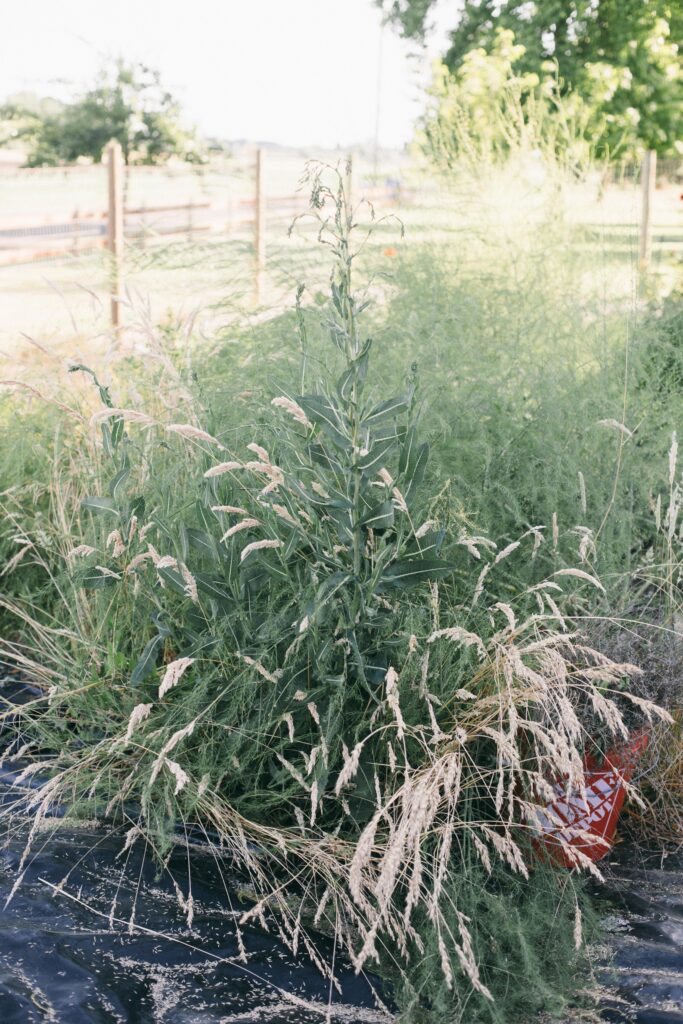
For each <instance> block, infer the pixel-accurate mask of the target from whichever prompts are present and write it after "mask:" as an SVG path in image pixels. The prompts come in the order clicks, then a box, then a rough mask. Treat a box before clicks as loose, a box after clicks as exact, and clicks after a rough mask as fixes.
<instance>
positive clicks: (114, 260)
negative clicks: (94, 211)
mask: <svg viewBox="0 0 683 1024" xmlns="http://www.w3.org/2000/svg"><path fill="white" fill-rule="evenodd" d="M107 171H108V180H109V206H108V212H107V248H108V249H109V253H110V262H111V266H110V277H109V293H110V296H111V323H112V327H114V328H115V329H118V328H119V327H120V326H121V290H122V288H123V266H122V263H123V152H122V150H121V144H120V142H118V141H117V140H116V139H112V140H111V142H110V143H109V145H108V146H107Z"/></svg>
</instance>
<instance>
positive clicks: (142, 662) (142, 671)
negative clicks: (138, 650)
mask: <svg viewBox="0 0 683 1024" xmlns="http://www.w3.org/2000/svg"><path fill="white" fill-rule="evenodd" d="M163 642H164V638H163V637H162V636H154V637H152V639H151V640H150V641H149V642H148V643H147V644H146V645H145V649H144V651H143V652H142V654H141V655H140V658H139V660H138V663H137V665H136V666H135V668H134V669H133V674H132V675H131V677H130V681H131V685H132V686H137V685H138V683H141V682H142V681H143V679H146V678H147V676H148V675H149V674H150V673H151V672H152V671H153V670H154V668H155V666H156V662H157V656H158V654H159V650H160V648H161V646H162V644H163Z"/></svg>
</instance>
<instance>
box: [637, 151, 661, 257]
mask: <svg viewBox="0 0 683 1024" xmlns="http://www.w3.org/2000/svg"><path fill="white" fill-rule="evenodd" d="M656 178H657V154H656V152H655V151H654V150H652V149H649V150H648V151H647V153H646V154H645V156H644V157H643V166H642V170H641V183H640V184H641V190H642V212H641V218H640V246H639V253H638V255H639V259H640V268H641V270H647V268H648V267H649V265H650V260H651V258H652V205H653V200H654V193H655V180H656Z"/></svg>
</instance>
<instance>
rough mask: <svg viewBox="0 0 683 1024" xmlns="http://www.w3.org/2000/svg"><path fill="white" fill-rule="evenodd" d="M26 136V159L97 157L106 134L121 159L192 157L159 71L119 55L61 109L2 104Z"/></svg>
mask: <svg viewBox="0 0 683 1024" xmlns="http://www.w3.org/2000/svg"><path fill="white" fill-rule="evenodd" d="M5 114H6V116H7V115H8V114H9V115H10V116H12V115H13V117H14V120H15V121H16V122H17V123H18V124H20V125H21V128H20V130H19V131H18V132H17V135H18V136H19V137H23V138H24V139H26V140H27V141H28V142H29V149H30V151H29V157H28V163H29V164H30V165H32V166H38V165H41V164H58V163H71V162H73V161H74V160H76V159H78V158H79V157H90V158H91V159H92V160H94V161H95V162H99V161H101V159H102V153H103V151H104V147H105V146H106V145H107V143H108V142H109V140H110V139H118V141H119V142H120V143H121V147H122V149H123V155H124V159H125V161H126V163H145V164H155V163H161V162H163V161H164V160H166V159H167V158H168V157H169V156H173V155H178V156H182V157H185V158H189V159H193V158H195V159H196V158H197V148H196V144H195V140H194V138H193V136H192V134H191V133H189V132H187V131H186V130H184V129H183V127H182V126H181V119H180V114H181V112H180V105H179V104H178V102H177V100H176V99H175V98H174V97H173V96H172V94H171V93H170V92H168V90H167V89H165V88H164V86H163V85H162V83H161V80H160V76H159V73H158V72H157V71H154V70H152V69H151V68H148V67H146V66H144V65H143V64H133V65H126V64H124V63H123V62H122V61H119V62H117V63H116V64H115V65H114V66H113V67H110V68H107V69H104V70H103V71H102V72H101V73H100V75H99V77H98V80H97V82H96V83H95V85H94V86H93V88H92V89H89V90H88V91H87V92H85V93H84V94H83V95H82V96H81V97H80V98H78V99H77V100H76V101H75V102H73V103H70V104H67V105H65V106H64V107H63V109H61V110H57V111H50V110H48V111H46V112H44V111H42V110H41V109H38V110H36V109H27V108H26V107H25V106H22V105H21V104H18V103H15V104H14V105H13V106H11V105H9V104H8V105H7V107H6V108H5Z"/></svg>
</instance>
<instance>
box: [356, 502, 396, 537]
mask: <svg viewBox="0 0 683 1024" xmlns="http://www.w3.org/2000/svg"><path fill="white" fill-rule="evenodd" d="M360 525H361V526H364V527H365V528H366V529H367V530H370V529H372V530H387V529H389V527H390V526H393V525H394V505H393V502H391V501H383V502H381V503H380V504H379V505H376V506H375V508H373V509H372V510H371V511H370V512H368V514H367V515H365V516H363V518H362V519H361V521H360Z"/></svg>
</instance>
